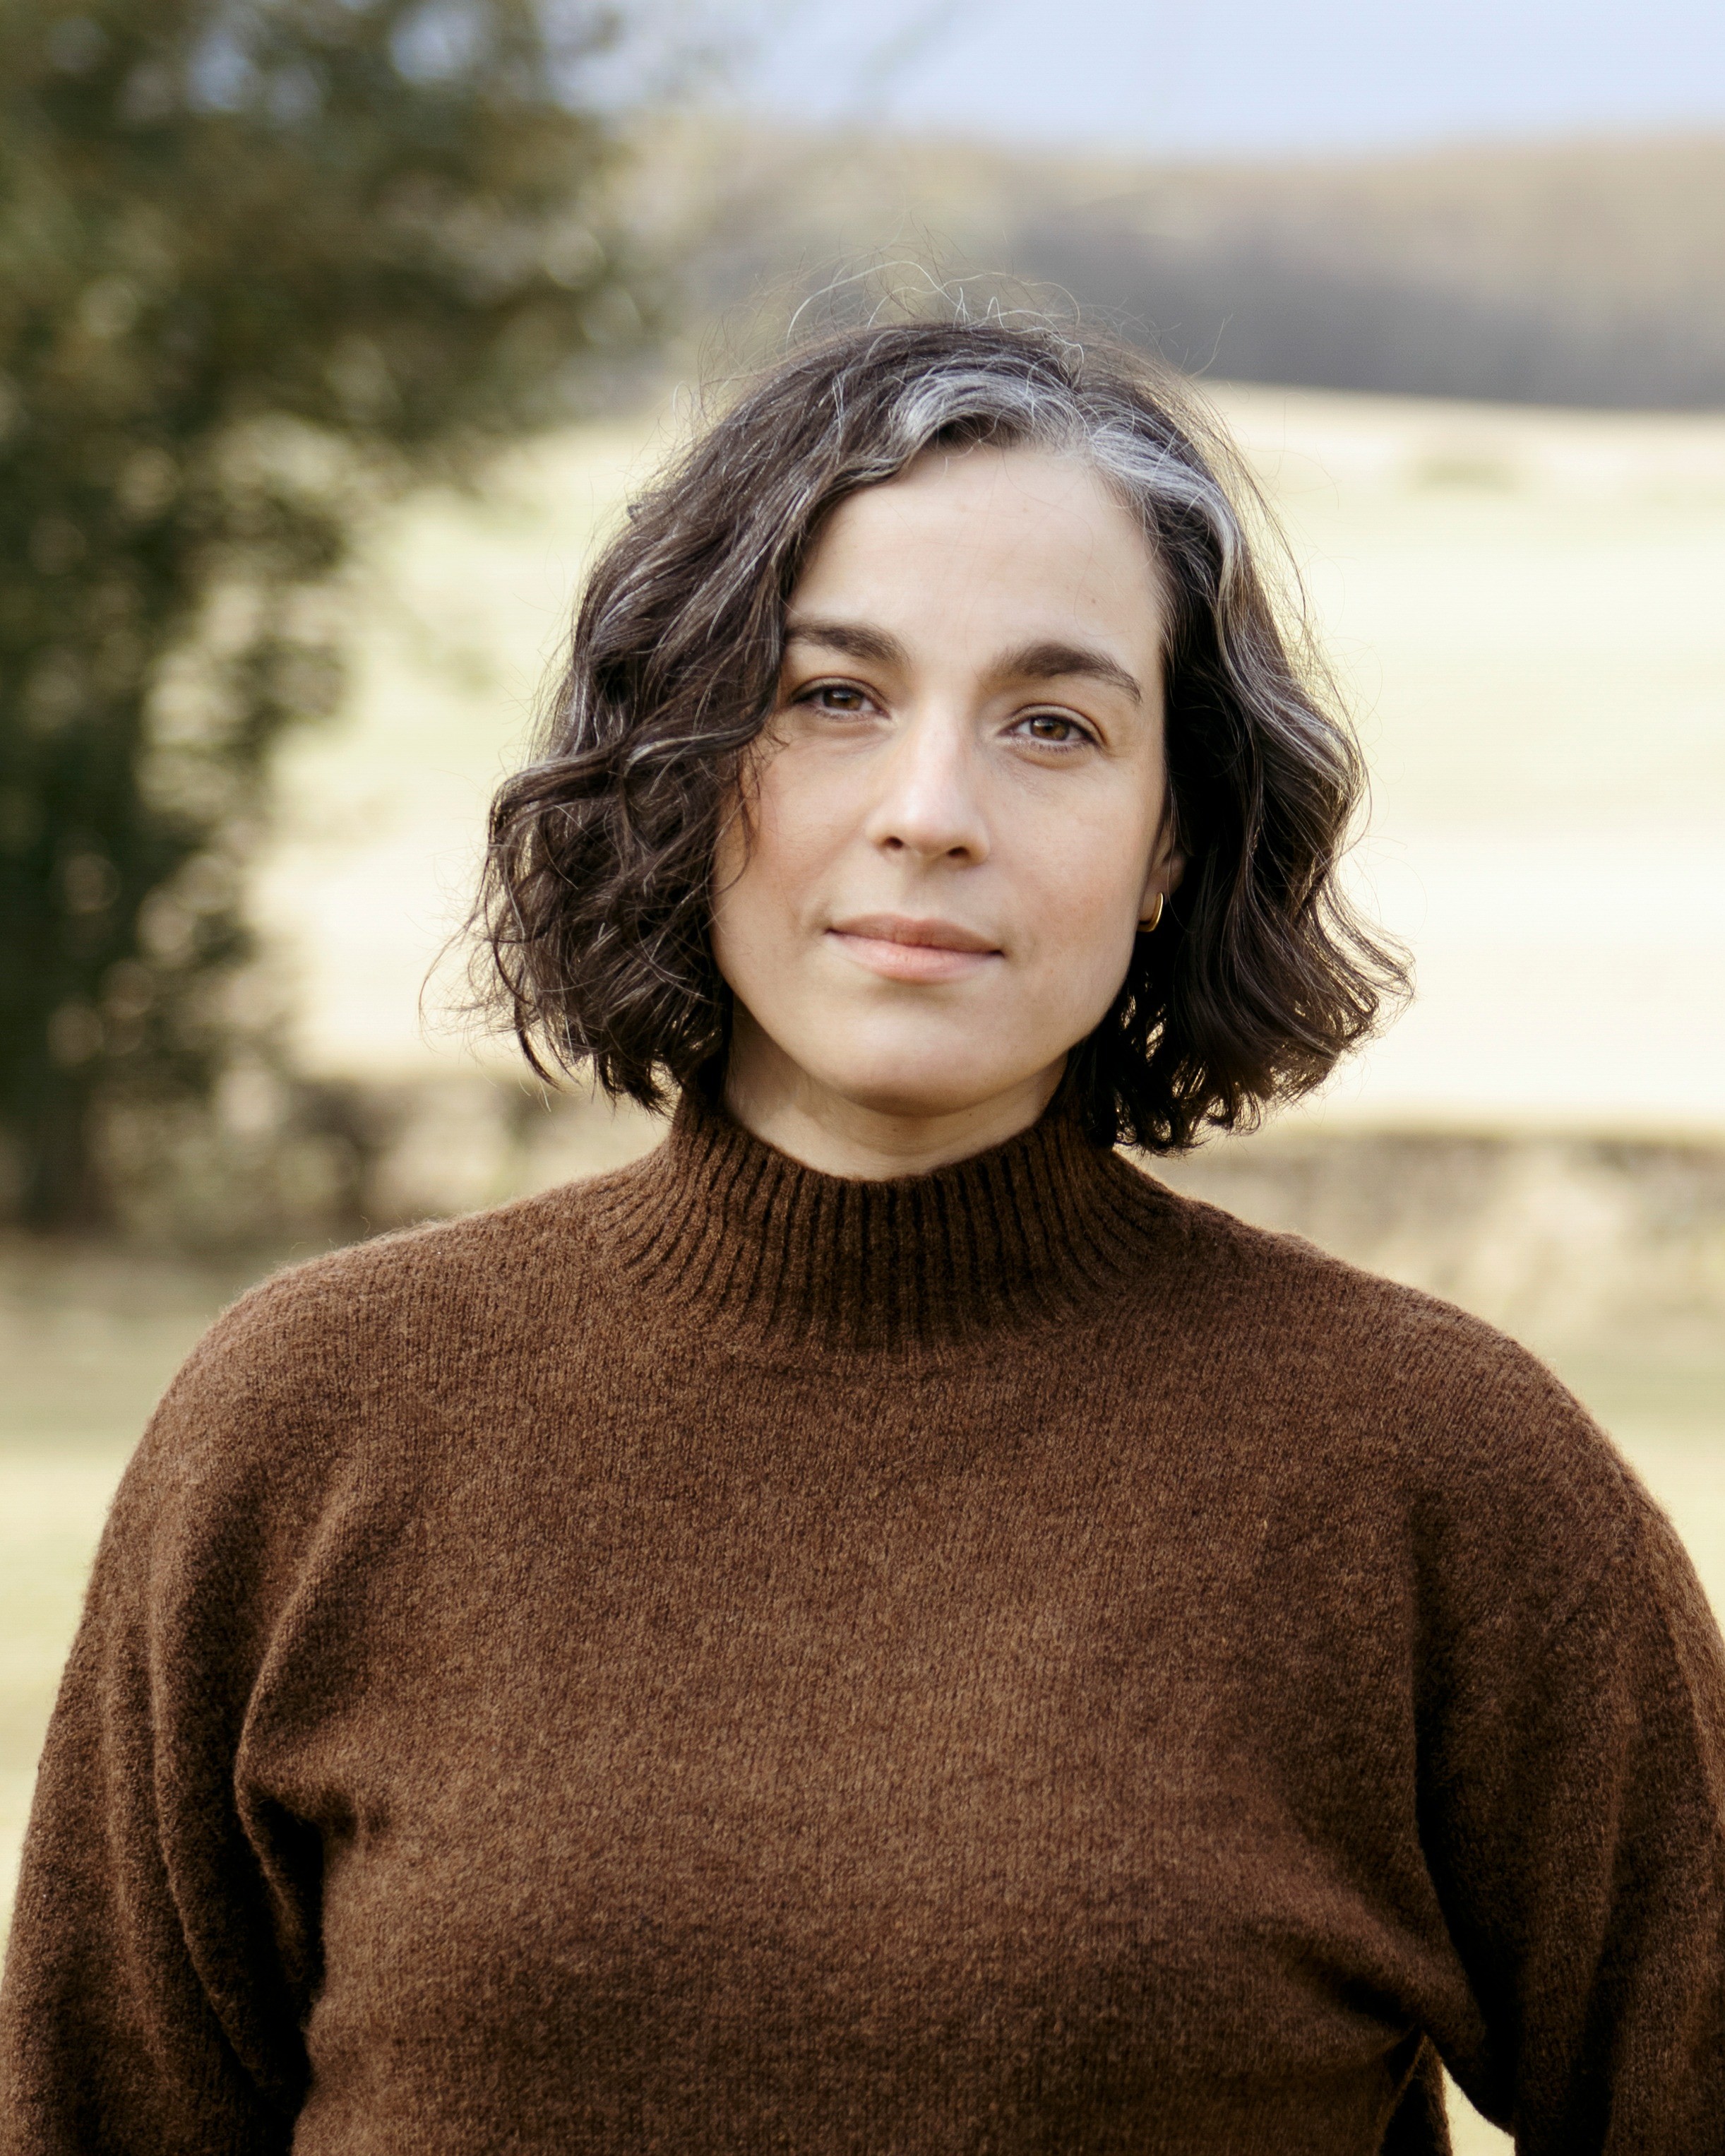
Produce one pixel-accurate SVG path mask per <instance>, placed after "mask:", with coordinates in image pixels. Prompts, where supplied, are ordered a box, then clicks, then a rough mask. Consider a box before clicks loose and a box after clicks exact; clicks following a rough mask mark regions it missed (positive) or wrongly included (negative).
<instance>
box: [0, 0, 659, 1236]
mask: <svg viewBox="0 0 1725 2156" xmlns="http://www.w3.org/2000/svg"><path fill="white" fill-rule="evenodd" d="M612 27H613V26H612V25H611V24H610V23H608V21H607V20H606V19H605V18H602V17H600V16H599V15H598V14H596V13H593V12H592V11H591V9H590V8H589V9H588V11H587V12H584V13H567V14H565V15H564V16H563V17H562V18H550V17H547V16H545V15H542V13H540V12H539V10H537V9H536V8H535V7H534V6H533V5H532V4H531V0H430V4H423V0H422V4H415V5H408V4H405V0H85V4H83V5H80V6H67V5H56V4H54V0H0V85H3V89H0V1128H3V1131H4V1132H5V1135H6V1137H7V1138H8V1140H9V1141H10V1143H11V1146H12V1147H13V1151H14V1153H15V1155H16V1158H17V1160H18V1163H19V1167H20V1173H19V1176H18V1186H19V1187H18V1209H19V1211H20V1212H21V1214H22V1215H23V1218H25V1219H28V1220H29V1221H31V1222H32V1223H33V1224H38V1225H44V1226H51V1225H57V1224H72V1223H74V1222H76V1221H78V1220H80V1219H93V1218H96V1217H100V1211H101V1209H102V1206H103V1204H104V1187H103V1184H104V1178H103V1173H102V1164H101V1156H100V1142H99V1133H100V1129H101V1127H102V1119H103V1117H104V1116H105V1114H107V1113H109V1112H110V1111H112V1110H113V1109H114V1108H115V1106H116V1104H119V1105H120V1106H121V1107H122V1108H124V1107H126V1106H130V1107H131V1108H133V1109H135V1108H136V1105H137V1104H138V1103H140V1102H148V1101H158V1102H161V1103H162V1104H164V1105H168V1104H172V1103H175V1102H178V1103H181V1104H183V1103H185V1102H187V1101H197V1100H198V1099H200V1098H202V1097H203V1096H207V1095H208V1091H209V1090H210V1088H211V1087H212V1086H213V1083H214V1081H215V1079H216V1077H217V1075H218V1070H219V1068H220V1065H221V1062H222V1058H223V1040H224V1037H225V1035H226V1034H227V1032H228V1029H229V1028H230V1026H231V1024H232V1022H233V1009H232V995H231V990H232V984H233V983H234V979H235V978H236V977H237V969H238V968H239V966H240V964H241V962H242V961H243V960H244V957H245V956H246V942H245V936H244V927H243V924H242V921H241V917H240V912H239V906H238V902H237V887H236V879H237V871H238V868H239V863H240V860H241V858H242V856H243V853H244V846H245V844H246V843H247V840H248V838H249V835H250V834H251V831H252V829H253V828H254V823H255V819H256V817H257V815H258V814H259V808H260V806H261V803H262V793H263V782H264V777H265V774H266V768H267V758H268V755H269V752H270V747H271V745H272V744H273V743H274V742H275V740H276V738H277V737H278V736H279V735H280V732H281V731H282V729H283V728H284V727H285V726H287V725H289V724H290V722H291V721H294V720H295V719H297V718H300V717H301V716H308V715H311V714H314V713H316V712H318V711H324V710H326V709H327V708H328V707H329V706H330V704H331V701H332V699H333V697H334V695H335V693H336V688H337V686H338V678H339V677H338V668H337V666H336V658H335V653H334V649H333V647H332V642H331V638H330V636H329V635H328V634H327V633H326V629H325V627H324V626H323V624H321V623H320V620H319V618H318V613H317V607H316V593H317V591H318V588H319V586H320V585H321V584H322V583H326V580H327V578H328V577H329V576H330V574H331V572H332V571H333V570H334V569H335V568H336V567H337V566H338V565H339V564H340V562H341V560H342V558H343V556H344V553H345V552H346V551H347V547H348V545H349V542H350V539H351V536H352V532H353V531H354V528H355V526H356V522H357V519H358V518H359V517H360V516H362V515H363V514H364V513H365V512H366V511H367V509H368V508H369V506H371V505H372V502H373V501H374V500H375V499H376V497H377V493H378V492H379V490H382V489H383V488H385V487H388V486H390V485H394V484H396V483H398V481H399V480H400V479H401V478H402V477H403V475H405V474H406V473H408V471H417V472H420V473H423V472H424V470H426V468H427V466H428V465H434V466H435V467H436V468H437V469H439V470H459V468H460V467H461V466H462V465H463V464H464V463H465V462H466V461H468V460H470V459H471V458H472V457H473V456H474V455H475V454H476V453H477V452H478V451H479V450H480V449H481V448H482V447H483V445H484V444H485V443H486V442H487V441H488V440H495V439H496V438H497V436H498V435H499V434H501V433H503V432H506V431H508V430H511V429H519V428H521V427H524V426H530V425H532V424H534V423H538V422H541V421H544V420H548V419H550V418H553V417H554V416H557V414H558V413H562V412H564V411H567V409H569V408H570V406H571V403H572V399H573V398H575V397H577V396H578V393H579V392H580V389H581V387H582V385H583V382H585V381H587V380H588V379H589V378H590V376H591V372H592V367H593V358H594V355H595V353H596V352H597V351H598V348H599V347H602V346H610V347H613V348H614V347H616V346H619V344H624V345H626V344H627V343H628V342H629V341H630V339H632V338H633V337H634V336H638V335H639V327H640V318H639V314H638V313H637V312H636V311H635V307H634V300H633V299H632V297H631V295H630V291H629V285H630V281H631V280H630V278H629V273H628V272H627V270H626V269H621V268H619V266H617V264H615V263H614V261H613V260H612V259H610V258H609V256H608V252H607V249H606V247H605V245H604V244H603V243H602V241H601V240H600V239H598V238H597V237H596V236H595V234H594V232H593V223H594V221H595V220H596V219H597V218H598V216H599V204H600V203H601V201H602V193H603V187H604V186H605V183H606V178H607V175H608V170H609V167H610V163H611V160H612V154H613V142H612V138H611V136H610V133H609V131H608V129H607V127H606V126H605V125H604V124H603V121H602V120H601V119H599V118H597V117H595V116H594V115H593V114H592V113H591V112H583V110H582V109H581V104H580V100H579V95H578V94H579V91H580V90H581V86H582V84H583V80H584V71H585V69H586V66H587V64H588V62H589V61H590V60H591V59H592V58H593V55H594V54H596V53H597V52H598V49H600V48H601V47H602V46H603V44H605V43H607V42H608V38H609V36H610V34H611V31H612Z"/></svg>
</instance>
